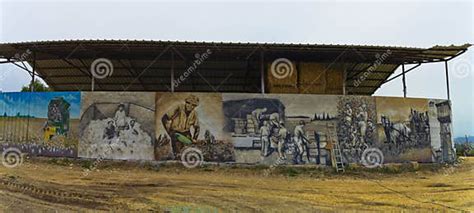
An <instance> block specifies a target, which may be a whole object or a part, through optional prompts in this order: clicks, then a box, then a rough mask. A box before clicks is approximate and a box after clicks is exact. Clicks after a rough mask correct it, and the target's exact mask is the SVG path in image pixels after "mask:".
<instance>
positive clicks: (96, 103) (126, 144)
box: [79, 92, 155, 160]
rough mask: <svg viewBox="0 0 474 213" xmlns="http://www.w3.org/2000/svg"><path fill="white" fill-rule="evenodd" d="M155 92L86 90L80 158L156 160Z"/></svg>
mask: <svg viewBox="0 0 474 213" xmlns="http://www.w3.org/2000/svg"><path fill="white" fill-rule="evenodd" d="M154 115H155V93H151V92H148V93H147V92H83V93H82V107H81V121H80V129H79V135H80V145H79V157H84V158H104V159H122V160H153V159H154V157H153V156H154V151H153V146H154V144H155V121H154Z"/></svg>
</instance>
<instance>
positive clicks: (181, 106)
mask: <svg viewBox="0 0 474 213" xmlns="http://www.w3.org/2000/svg"><path fill="white" fill-rule="evenodd" d="M156 106H157V109H156V118H155V119H156V127H157V129H156V135H158V139H157V143H156V144H155V159H157V160H171V159H173V160H179V159H181V157H182V155H186V154H187V151H186V150H187V148H190V147H191V148H195V149H199V150H200V151H201V152H202V155H203V157H204V160H205V161H217V162H228V161H234V152H233V144H232V142H231V141H230V138H229V137H228V134H226V133H225V132H224V131H222V127H223V126H224V113H223V110H222V96H221V94H218V93H214V94H213V93H157V94H156ZM188 150H189V149H188Z"/></svg>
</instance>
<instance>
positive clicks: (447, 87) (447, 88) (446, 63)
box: [444, 61, 451, 100]
mask: <svg viewBox="0 0 474 213" xmlns="http://www.w3.org/2000/svg"><path fill="white" fill-rule="evenodd" d="M444 68H445V71H446V92H447V95H448V100H451V97H450V95H449V73H448V61H444Z"/></svg>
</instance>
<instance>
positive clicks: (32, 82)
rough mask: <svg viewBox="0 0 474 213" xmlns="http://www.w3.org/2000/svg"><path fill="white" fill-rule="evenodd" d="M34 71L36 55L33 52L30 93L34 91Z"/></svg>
mask: <svg viewBox="0 0 474 213" xmlns="http://www.w3.org/2000/svg"><path fill="white" fill-rule="evenodd" d="M35 71H36V53H35V52H33V71H32V74H31V84H30V91H31V92H34V91H35Z"/></svg>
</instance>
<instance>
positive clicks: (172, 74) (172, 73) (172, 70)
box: [170, 51, 174, 92]
mask: <svg viewBox="0 0 474 213" xmlns="http://www.w3.org/2000/svg"><path fill="white" fill-rule="evenodd" d="M170 80H171V92H174V52H173V51H171V79H170Z"/></svg>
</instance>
